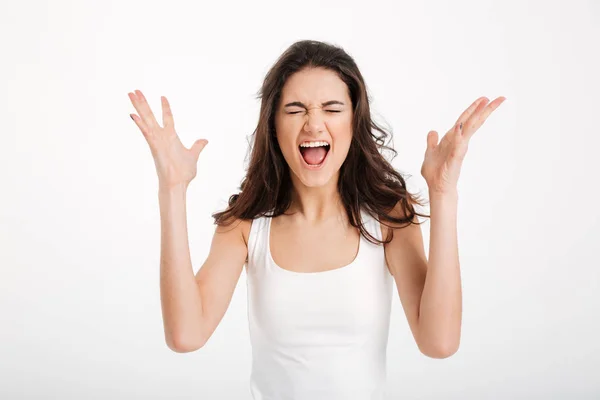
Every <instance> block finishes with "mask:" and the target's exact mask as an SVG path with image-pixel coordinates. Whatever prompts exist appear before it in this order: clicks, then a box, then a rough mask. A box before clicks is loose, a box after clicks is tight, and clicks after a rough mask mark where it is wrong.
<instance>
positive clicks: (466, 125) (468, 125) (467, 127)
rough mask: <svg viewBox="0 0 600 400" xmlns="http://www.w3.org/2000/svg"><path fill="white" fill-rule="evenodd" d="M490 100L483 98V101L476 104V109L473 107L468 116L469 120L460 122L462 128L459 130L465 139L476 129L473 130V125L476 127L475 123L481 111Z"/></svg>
mask: <svg viewBox="0 0 600 400" xmlns="http://www.w3.org/2000/svg"><path fill="white" fill-rule="evenodd" d="M489 101H490V100H489V99H488V98H487V97H485V98H484V100H482V101H480V102H479V103H478V104H477V107H475V110H473V113H472V114H471V115H470V116H469V118H467V120H466V121H462V122H463V125H462V126H463V127H462V130H461V134H462V135H463V136H465V137H470V136H471V135H472V134H473V133H474V132H475V131H476V130H477V129H474V128H473V127H474V126H475V125H477V121H479V117H480V115H481V112H482V111H483V109H485V107H486V106H487V105H488V102H489Z"/></svg>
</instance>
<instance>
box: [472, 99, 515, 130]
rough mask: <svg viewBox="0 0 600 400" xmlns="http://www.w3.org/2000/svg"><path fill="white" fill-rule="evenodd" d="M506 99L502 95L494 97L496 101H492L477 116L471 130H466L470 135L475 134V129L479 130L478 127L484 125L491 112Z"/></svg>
mask: <svg viewBox="0 0 600 400" xmlns="http://www.w3.org/2000/svg"><path fill="white" fill-rule="evenodd" d="M504 100H506V98H505V97H503V96H500V97H498V98H496V99H494V101H492V102H491V103H489V104H488V105H487V106H486V107H485V108H484V109H483V110H482V111H481V112H480V113H479V115H478V116H477V119H476V120H474V121H473V124H472V126H471V128H470V131H469V132H466V133H467V135H468V136H469V137H470V136H472V135H473V133H474V132H475V131H477V129H479V128H480V127H481V125H483V123H484V122H485V120H486V119H487V118H488V117H489V116H490V114H491V113H492V112H493V111H494V110H495V109H497V108H498V107H499V106H500V104H502V102H504Z"/></svg>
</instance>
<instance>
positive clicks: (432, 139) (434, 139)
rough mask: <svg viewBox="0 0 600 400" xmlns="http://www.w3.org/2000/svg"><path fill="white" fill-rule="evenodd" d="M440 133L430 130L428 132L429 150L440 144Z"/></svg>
mask: <svg viewBox="0 0 600 400" xmlns="http://www.w3.org/2000/svg"><path fill="white" fill-rule="evenodd" d="M438 138H439V137H438V133H437V132H436V131H429V133H428V134H427V150H432V149H433V148H434V147H435V146H437V144H438Z"/></svg>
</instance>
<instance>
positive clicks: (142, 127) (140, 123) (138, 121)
mask: <svg viewBox="0 0 600 400" xmlns="http://www.w3.org/2000/svg"><path fill="white" fill-rule="evenodd" d="M129 116H130V117H131V119H132V120H133V122H135V124H136V125H137V127H138V128H140V131H142V134H143V135H144V137H146V136H148V127H147V126H146V124H144V121H142V119H141V118H140V117H138V116H137V115H135V114H129Z"/></svg>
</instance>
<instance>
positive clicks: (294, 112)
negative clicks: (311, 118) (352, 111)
mask: <svg viewBox="0 0 600 400" xmlns="http://www.w3.org/2000/svg"><path fill="white" fill-rule="evenodd" d="M325 111H326V112H330V113H339V112H341V111H340V110H325ZM301 112H304V111H293V112H289V113H288V114H298V113H301Z"/></svg>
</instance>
